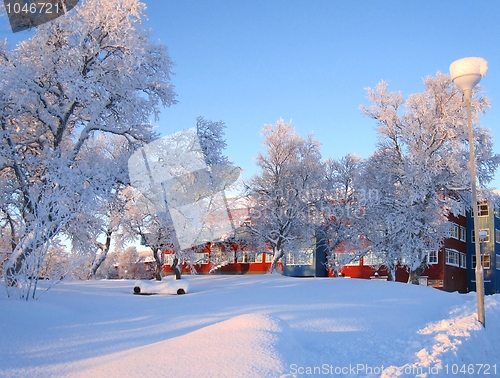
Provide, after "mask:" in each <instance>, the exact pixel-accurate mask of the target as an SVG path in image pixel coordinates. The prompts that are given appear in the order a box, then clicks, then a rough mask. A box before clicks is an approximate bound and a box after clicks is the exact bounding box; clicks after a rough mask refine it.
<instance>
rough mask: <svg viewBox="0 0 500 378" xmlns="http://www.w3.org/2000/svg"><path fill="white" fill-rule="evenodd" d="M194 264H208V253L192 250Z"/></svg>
mask: <svg viewBox="0 0 500 378" xmlns="http://www.w3.org/2000/svg"><path fill="white" fill-rule="evenodd" d="M194 257H195V258H194V261H193V263H194V264H197V265H206V264H208V253H206V252H194Z"/></svg>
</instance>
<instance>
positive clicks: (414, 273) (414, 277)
mask: <svg viewBox="0 0 500 378" xmlns="http://www.w3.org/2000/svg"><path fill="white" fill-rule="evenodd" d="M426 266H427V262H426V261H423V262H422V263H421V264H420V266H419V267H418V268H417V269H414V270H410V277H408V283H411V284H412V285H419V278H420V275H421V274H422V273H423V272H424V270H425V268H426Z"/></svg>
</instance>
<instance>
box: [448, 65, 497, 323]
mask: <svg viewBox="0 0 500 378" xmlns="http://www.w3.org/2000/svg"><path fill="white" fill-rule="evenodd" d="M487 71H488V63H487V62H486V60H484V59H483V58H462V59H458V60H455V61H454V62H453V63H452V64H451V65H450V74H451V79H452V80H453V82H454V83H455V84H457V85H458V86H459V87H460V88H462V90H463V91H464V96H465V100H466V101H467V122H468V125H469V164H470V176H471V190H472V209H473V217H474V235H475V244H474V245H475V250H476V297H477V320H478V321H479V322H480V323H481V324H482V325H483V327H485V326H486V323H485V318H484V274H483V264H482V261H481V250H480V235H479V217H478V206H477V192H476V161H475V157H474V136H473V132H472V119H471V110H470V107H471V105H470V103H471V97H472V88H474V87H475V86H476V85H477V83H479V82H480V81H481V78H482V77H483V76H485V75H486V72H487Z"/></svg>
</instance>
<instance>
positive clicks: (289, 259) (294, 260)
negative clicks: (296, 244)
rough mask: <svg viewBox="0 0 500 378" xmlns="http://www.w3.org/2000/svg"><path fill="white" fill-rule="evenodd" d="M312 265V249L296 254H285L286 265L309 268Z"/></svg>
mask: <svg viewBox="0 0 500 378" xmlns="http://www.w3.org/2000/svg"><path fill="white" fill-rule="evenodd" d="M313 263H314V251H313V249H312V248H308V249H303V250H301V251H298V252H296V253H294V252H288V253H287V254H286V265H298V266H310V265H313Z"/></svg>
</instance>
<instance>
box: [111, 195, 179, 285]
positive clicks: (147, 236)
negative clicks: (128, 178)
mask: <svg viewBox="0 0 500 378" xmlns="http://www.w3.org/2000/svg"><path fill="white" fill-rule="evenodd" d="M122 196H123V199H124V202H125V209H124V213H123V216H122V218H121V219H120V228H119V231H118V233H117V234H116V235H117V242H118V246H123V245H126V244H127V243H130V242H134V241H137V238H140V239H141V240H142V241H143V242H144V245H145V246H146V247H149V248H150V249H151V250H152V253H153V258H154V260H155V272H154V276H155V279H156V280H157V281H161V279H162V276H161V271H162V267H163V258H162V256H163V251H164V250H165V249H167V248H168V249H170V250H172V249H173V247H174V244H173V242H172V239H173V235H174V233H175V230H174V228H173V225H172V222H168V221H167V219H165V218H164V217H159V216H158V214H157V209H156V208H155V206H154V205H153V204H152V203H151V201H149V200H148V199H147V198H145V197H144V196H143V195H142V194H141V193H139V192H138V191H137V190H135V189H134V188H132V187H128V188H126V189H125V190H124V191H123V193H122Z"/></svg>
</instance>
